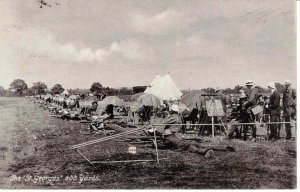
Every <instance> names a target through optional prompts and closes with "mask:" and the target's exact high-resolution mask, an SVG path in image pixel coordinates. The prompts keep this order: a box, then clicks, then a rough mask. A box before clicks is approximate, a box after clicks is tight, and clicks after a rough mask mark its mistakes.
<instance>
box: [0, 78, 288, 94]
mask: <svg viewBox="0 0 300 192" xmlns="http://www.w3.org/2000/svg"><path fill="white" fill-rule="evenodd" d="M275 86H276V88H277V90H278V91H279V92H280V93H282V92H283V91H284V89H285V87H284V85H283V84H280V83H275ZM240 88H243V87H242V86H240V85H236V86H235V87H234V88H226V89H223V92H224V93H226V94H234V93H238V90H239V89H240ZM256 88H257V89H258V91H259V92H260V93H267V92H268V89H266V88H263V87H260V86H256ZM64 90H65V88H63V86H62V85H61V84H55V85H54V86H53V87H51V88H50V89H48V86H47V85H46V84H45V83H44V82H40V81H38V82H35V83H33V85H32V86H31V87H28V85H27V84H26V83H25V81H24V80H22V79H15V80H14V81H13V82H12V83H11V84H10V87H9V89H4V88H3V87H2V86H0V96H24V95H27V96H31V95H39V94H46V93H50V94H53V95H55V94H61V93H62V92H63V91H64ZM67 90H68V92H69V93H70V94H88V93H93V94H106V95H132V94H134V93H135V92H134V91H133V89H132V88H127V87H123V88H120V89H114V88H110V87H104V86H102V84H101V83H100V82H95V83H93V84H92V85H91V88H90V89H80V88H76V89H67ZM201 90H203V91H205V92H207V93H214V92H215V88H212V87H208V88H204V89H201ZM184 92H186V91H184Z"/></svg>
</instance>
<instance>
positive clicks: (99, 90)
mask: <svg viewBox="0 0 300 192" xmlns="http://www.w3.org/2000/svg"><path fill="white" fill-rule="evenodd" d="M64 90H65V88H63V86H62V85H61V84H55V85H54V86H53V87H51V88H50V89H48V86H47V85H46V84H45V83H44V82H40V81H38V82H35V83H33V85H32V86H31V87H29V86H28V85H27V83H26V82H25V81H24V80H22V79H15V80H14V81H13V82H12V83H11V84H10V87H9V88H8V89H4V87H2V86H0V96H2V97H3V96H7V97H9V96H25V95H26V96H32V95H40V94H46V93H50V94H53V95H56V94H61V93H62V92H63V91H64ZM67 91H68V92H69V93H70V94H89V93H93V94H106V95H132V94H134V92H133V90H132V89H131V88H127V87H122V88H119V89H115V88H110V87H103V86H102V84H101V83H100V82H95V83H93V84H92V85H91V88H90V89H80V88H76V89H67Z"/></svg>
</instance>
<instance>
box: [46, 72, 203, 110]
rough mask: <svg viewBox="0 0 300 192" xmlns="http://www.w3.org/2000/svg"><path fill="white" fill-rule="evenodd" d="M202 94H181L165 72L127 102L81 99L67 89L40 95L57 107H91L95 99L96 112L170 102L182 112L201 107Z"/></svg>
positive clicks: (131, 108) (155, 105) (91, 97)
mask: <svg viewBox="0 0 300 192" xmlns="http://www.w3.org/2000/svg"><path fill="white" fill-rule="evenodd" d="M202 94H206V93H205V92H204V91H190V92H188V93H185V94H183V93H182V92H181V91H180V89H179V88H178V87H177V86H176V84H175V83H174V81H173V79H172V78H171V76H170V75H169V74H167V75H165V76H159V75H157V76H156V77H155V78H154V79H153V81H152V82H151V83H150V84H149V86H148V87H147V88H146V90H145V91H144V92H142V93H137V94H134V95H132V96H131V97H130V99H129V102H125V101H124V100H123V99H121V98H119V97H117V96H107V97H106V98H104V99H103V100H102V101H99V99H98V98H97V97H95V96H87V97H85V98H84V99H81V98H80V97H79V95H69V93H68V92H67V90H65V91H64V92H63V93H62V94H60V95H54V96H52V95H51V94H46V95H42V96H41V97H42V99H43V100H45V101H47V100H49V101H51V102H52V105H53V107H57V106H59V105H61V103H63V102H65V103H66V104H67V106H73V105H74V104H75V102H76V101H77V102H78V104H79V105H78V106H77V108H82V107H91V106H92V103H93V102H95V101H96V102H97V103H98V107H97V111H98V112H101V111H103V110H105V108H106V106H107V105H114V106H119V107H123V106H124V107H129V109H130V111H133V112H134V111H137V110H138V109H139V108H141V107H142V106H151V107H154V108H159V107H160V106H162V105H164V104H166V103H168V104H169V105H170V106H171V105H172V104H177V105H179V110H180V111H179V112H180V113H183V112H184V111H187V112H188V111H191V110H192V109H193V108H196V109H202V107H203V106H205V100H206V98H205V97H204V96H203V95H202Z"/></svg>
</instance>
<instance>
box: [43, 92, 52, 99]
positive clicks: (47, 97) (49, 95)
mask: <svg viewBox="0 0 300 192" xmlns="http://www.w3.org/2000/svg"><path fill="white" fill-rule="evenodd" d="M52 98H53V96H52V95H51V94H49V93H48V94H47V95H45V97H44V99H45V100H47V99H52Z"/></svg>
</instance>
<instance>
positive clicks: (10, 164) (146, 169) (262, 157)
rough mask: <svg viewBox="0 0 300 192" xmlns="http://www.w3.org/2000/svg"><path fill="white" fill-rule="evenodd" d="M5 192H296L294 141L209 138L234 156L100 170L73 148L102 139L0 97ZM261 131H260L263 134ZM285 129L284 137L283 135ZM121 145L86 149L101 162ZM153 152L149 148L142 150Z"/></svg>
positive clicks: (184, 156) (164, 153)
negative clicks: (46, 191)
mask: <svg viewBox="0 0 300 192" xmlns="http://www.w3.org/2000/svg"><path fill="white" fill-rule="evenodd" d="M0 113H1V115H0V136H1V139H0V140H1V143H0V158H1V161H0V186H1V188H11V189H15V188H34V189H36V188H50V189H60V188H70V189H73V188H89V189H90V188H98V189H120V188H121V189H133V188H138V189H140V188H143V189H144V188H147V189H149V188H150V189H153V188H162V189H170V188H181V189H182V188H189V189H218V188H220V189H221V188H223V189H224V188H231V189H257V188H259V189H269V188H275V189H291V188H296V142H295V141H286V140H285V139H283V138H282V139H280V140H278V141H275V142H271V141H265V140H259V141H257V142H256V143H253V142H251V141H241V140H230V141H224V140H223V139H222V138H221V137H216V138H214V139H210V138H204V140H205V141H207V144H231V145H234V146H235V147H236V149H237V151H236V152H226V153H225V152H216V153H215V156H214V157H213V158H210V159H204V157H202V156H199V155H197V154H192V153H188V152H182V151H172V150H160V151H159V155H160V157H161V158H168V159H165V160H161V162H160V164H157V163H155V162H148V163H134V164H105V165H104V164H101V165H100V164H99V165H95V166H91V165H90V164H89V163H88V162H87V161H86V160H85V159H84V158H83V157H81V156H80V155H79V154H78V153H77V152H76V151H74V150H71V149H69V147H70V146H71V145H74V144H78V143H81V142H85V141H89V140H92V139H97V138H100V137H103V136H102V135H84V134H82V131H84V130H85V129H86V125H83V124H80V123H79V122H76V121H67V120H61V119H58V118H54V117H51V116H50V113H49V112H48V111H46V110H43V109H42V108H40V107H38V106H37V105H35V104H34V103H33V102H32V101H28V100H25V99H24V98H0ZM264 129H265V128H260V130H259V132H262V133H263V132H264V131H265V130H264ZM283 132H284V131H283V130H282V136H284V133H283ZM113 142H118V141H110V142H103V143H101V144H96V145H93V146H91V147H89V148H86V149H83V151H84V152H85V153H88V154H91V156H92V157H93V158H98V159H101V154H103V153H104V151H105V150H104V149H109V148H110V147H113V146H117V143H115V144H114V143H113ZM141 148H143V150H145V151H148V152H151V153H154V149H152V147H151V146H148V147H147V146H141Z"/></svg>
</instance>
